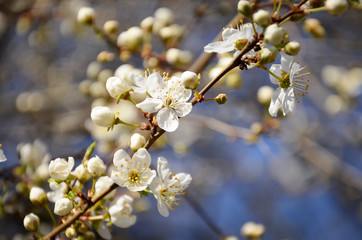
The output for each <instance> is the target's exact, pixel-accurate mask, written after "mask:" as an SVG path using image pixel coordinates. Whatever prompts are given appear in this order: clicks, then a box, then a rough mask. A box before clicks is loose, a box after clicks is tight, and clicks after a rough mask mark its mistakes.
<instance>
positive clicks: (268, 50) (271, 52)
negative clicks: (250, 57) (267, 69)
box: [258, 47, 278, 64]
mask: <svg viewBox="0 0 362 240" xmlns="http://www.w3.org/2000/svg"><path fill="white" fill-rule="evenodd" d="M258 54H259V59H260V63H262V64H268V63H271V62H274V60H275V59H276V58H277V56H278V49H276V48H275V47H263V48H262V50H261V51H259V52H258Z"/></svg>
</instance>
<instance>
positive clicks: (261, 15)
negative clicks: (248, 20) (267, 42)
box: [253, 9, 270, 27]
mask: <svg viewBox="0 0 362 240" xmlns="http://www.w3.org/2000/svg"><path fill="white" fill-rule="evenodd" d="M253 20H254V22H255V23H256V24H258V25H260V26H262V27H267V26H268V25H269V23H270V13H269V12H268V11H265V10H263V9H260V10H258V11H257V12H256V13H254V14H253Z"/></svg>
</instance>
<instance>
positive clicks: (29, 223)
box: [24, 213, 40, 232]
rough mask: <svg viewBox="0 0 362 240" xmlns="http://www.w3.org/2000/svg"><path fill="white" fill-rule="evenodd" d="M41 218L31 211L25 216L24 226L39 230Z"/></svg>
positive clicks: (30, 229) (31, 229) (35, 230)
mask: <svg viewBox="0 0 362 240" xmlns="http://www.w3.org/2000/svg"><path fill="white" fill-rule="evenodd" d="M39 223H40V219H39V217H38V216H37V215H35V214H34V213H29V214H28V215H26V216H25V218H24V227H25V229H26V230H28V231H32V232H37V231H38V228H39Z"/></svg>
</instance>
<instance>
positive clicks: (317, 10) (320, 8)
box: [306, 7, 327, 13]
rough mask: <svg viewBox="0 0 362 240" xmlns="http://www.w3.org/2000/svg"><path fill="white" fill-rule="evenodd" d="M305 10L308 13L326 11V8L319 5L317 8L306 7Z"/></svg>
mask: <svg viewBox="0 0 362 240" xmlns="http://www.w3.org/2000/svg"><path fill="white" fill-rule="evenodd" d="M306 11H307V12H309V13H313V12H320V11H327V8H326V7H319V8H312V9H308V10H306Z"/></svg>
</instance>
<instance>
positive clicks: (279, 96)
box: [269, 87, 285, 117]
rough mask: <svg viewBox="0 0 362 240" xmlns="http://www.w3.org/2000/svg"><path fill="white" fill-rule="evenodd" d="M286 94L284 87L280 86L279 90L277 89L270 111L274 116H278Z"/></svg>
mask: <svg viewBox="0 0 362 240" xmlns="http://www.w3.org/2000/svg"><path fill="white" fill-rule="evenodd" d="M284 96H285V93H284V91H283V89H282V88H280V87H279V88H277V90H275V92H274V94H273V97H272V99H271V102H270V106H269V113H270V115H271V116H272V117H276V116H277V115H278V111H279V108H280V107H281V105H282V100H283V99H284Z"/></svg>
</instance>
